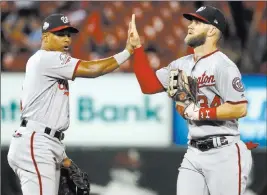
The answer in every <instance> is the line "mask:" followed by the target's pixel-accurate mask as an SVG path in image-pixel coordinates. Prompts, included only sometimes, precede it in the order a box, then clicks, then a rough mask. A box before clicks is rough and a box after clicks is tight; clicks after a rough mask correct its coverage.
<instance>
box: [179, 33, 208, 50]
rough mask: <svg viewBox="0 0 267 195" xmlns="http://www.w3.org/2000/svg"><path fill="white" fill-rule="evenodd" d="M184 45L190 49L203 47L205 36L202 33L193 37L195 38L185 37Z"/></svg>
mask: <svg viewBox="0 0 267 195" xmlns="http://www.w3.org/2000/svg"><path fill="white" fill-rule="evenodd" d="M184 41H185V43H186V44H187V45H188V46H190V47H192V48H196V47H198V46H200V45H203V44H204V43H205V42H206V34H205V33H204V32H203V33H201V34H199V35H195V36H191V37H190V36H188V35H187V36H186V37H185V39H184Z"/></svg>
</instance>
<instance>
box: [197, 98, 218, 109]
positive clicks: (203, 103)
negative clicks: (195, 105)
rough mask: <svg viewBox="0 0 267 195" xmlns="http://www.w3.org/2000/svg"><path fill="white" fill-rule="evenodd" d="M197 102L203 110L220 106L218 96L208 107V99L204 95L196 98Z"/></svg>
mask: <svg viewBox="0 0 267 195" xmlns="http://www.w3.org/2000/svg"><path fill="white" fill-rule="evenodd" d="M197 101H198V102H199V106H200V107H204V108H209V107H210V108H212V107H218V106H220V105H221V99H220V97H219V96H218V95H215V97H214V98H213V100H212V102H211V104H210V106H209V102H208V98H207V97H206V96H205V95H199V96H197Z"/></svg>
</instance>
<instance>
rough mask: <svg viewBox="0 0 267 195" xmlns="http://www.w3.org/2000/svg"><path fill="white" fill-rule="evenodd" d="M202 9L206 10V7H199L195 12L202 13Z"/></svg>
mask: <svg viewBox="0 0 267 195" xmlns="http://www.w3.org/2000/svg"><path fill="white" fill-rule="evenodd" d="M204 9H206V7H201V8H199V9H198V10H197V11H196V12H201V11H203V10H204Z"/></svg>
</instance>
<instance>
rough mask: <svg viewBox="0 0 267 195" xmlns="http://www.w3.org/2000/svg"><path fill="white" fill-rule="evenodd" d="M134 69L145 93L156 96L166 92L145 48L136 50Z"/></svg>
mask: <svg viewBox="0 0 267 195" xmlns="http://www.w3.org/2000/svg"><path fill="white" fill-rule="evenodd" d="M133 68H134V73H135V75H136V78H137V80H138V82H139V85H140V87H141V90H142V92H143V93H145V94H154V93H159V92H163V91H164V88H163V86H162V84H161V83H160V81H159V79H158V78H157V75H156V74H155V72H154V70H153V69H152V68H151V67H150V64H149V61H148V59H147V56H146V54H145V52H144V48H143V47H140V48H137V49H135V50H134V64H133Z"/></svg>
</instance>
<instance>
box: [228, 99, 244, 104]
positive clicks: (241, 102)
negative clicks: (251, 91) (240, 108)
mask: <svg viewBox="0 0 267 195" xmlns="http://www.w3.org/2000/svg"><path fill="white" fill-rule="evenodd" d="M226 102H227V103H229V104H243V103H248V101H247V100H244V101H238V102H231V101H226Z"/></svg>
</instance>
